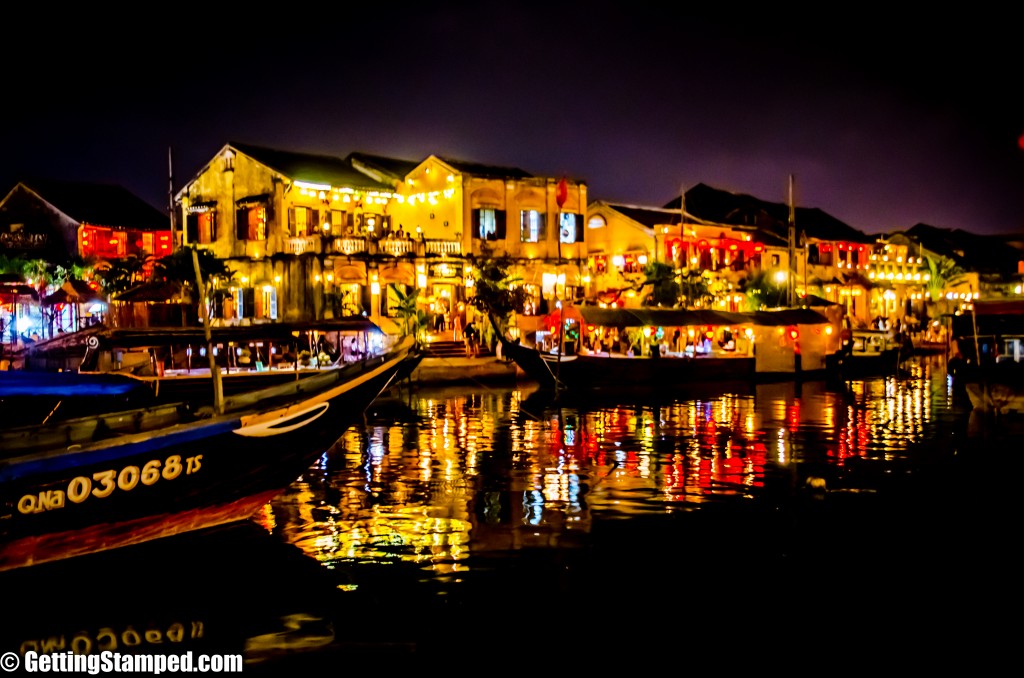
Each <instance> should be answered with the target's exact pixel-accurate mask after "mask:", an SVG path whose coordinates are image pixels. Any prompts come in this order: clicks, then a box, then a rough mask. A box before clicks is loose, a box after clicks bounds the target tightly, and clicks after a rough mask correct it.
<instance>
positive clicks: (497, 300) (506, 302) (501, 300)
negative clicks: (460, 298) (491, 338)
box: [468, 257, 530, 336]
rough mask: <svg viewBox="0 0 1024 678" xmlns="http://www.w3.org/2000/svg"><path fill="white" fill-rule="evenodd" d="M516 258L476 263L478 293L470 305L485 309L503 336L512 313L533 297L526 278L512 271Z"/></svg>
mask: <svg viewBox="0 0 1024 678" xmlns="http://www.w3.org/2000/svg"><path fill="white" fill-rule="evenodd" d="M513 265H514V262H513V261H512V259H511V258H509V257H498V258H495V259H486V260H483V261H481V262H479V263H476V264H475V265H474V267H473V289H474V290H475V292H474V295H473V297H472V298H470V300H469V302H468V303H469V305H470V306H472V307H473V308H475V309H477V310H478V311H480V312H481V313H484V314H485V315H486V316H487V317H488V319H489V320H490V321H491V324H493V325H494V327H495V329H496V330H498V331H499V332H500V333H501V334H502V336H504V335H505V331H506V330H507V329H508V325H509V320H510V319H511V317H512V315H513V314H514V313H517V312H522V310H523V307H524V305H525V304H526V301H527V300H528V299H529V298H530V295H529V293H528V292H527V291H526V288H525V287H523V284H522V283H523V280H522V278H520V277H517V276H515V275H513V274H512V267H513Z"/></svg>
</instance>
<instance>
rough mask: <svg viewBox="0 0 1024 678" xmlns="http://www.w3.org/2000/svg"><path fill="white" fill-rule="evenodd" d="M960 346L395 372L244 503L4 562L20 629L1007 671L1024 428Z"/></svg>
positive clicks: (384, 653) (215, 648)
mask: <svg viewBox="0 0 1024 678" xmlns="http://www.w3.org/2000/svg"><path fill="white" fill-rule="evenodd" d="M1005 424H1006V422H993V421H981V420H978V419H977V418H972V415H971V412H970V405H969V403H968V402H966V398H965V397H963V396H962V395H961V394H959V393H958V392H957V390H956V389H955V388H953V386H952V385H951V384H950V383H949V382H948V380H947V378H946V375H945V369H944V366H943V364H942V362H941V358H932V357H920V358H915V359H913V361H912V363H911V364H910V365H909V369H908V372H907V373H905V374H902V375H900V376H899V377H886V378H881V377H879V378H868V379H862V380H857V381H848V382H842V383H824V382H805V383H800V384H797V383H788V382H787V383H776V384H762V385H756V386H747V387H741V388H736V387H733V386H728V385H720V386H716V385H713V384H712V385H708V388H707V389H706V393H702V394H701V395H699V396H694V395H692V394H691V395H688V396H687V397H686V398H679V399H672V398H669V397H667V396H659V397H657V398H654V397H649V398H640V397H637V396H626V395H623V396H621V397H619V398H615V397H603V398H602V400H600V401H598V400H594V399H592V398H587V397H571V396H567V395H565V394H563V397H561V398H559V399H557V400H556V399H554V398H551V397H550V396H546V395H544V394H542V393H539V392H537V391H536V390H535V388H533V387H532V386H531V385H530V384H529V383H523V384H519V385H516V386H504V385H502V386H495V385H485V384H480V385H474V386H468V387H467V386H458V387H454V386H453V387H448V388H433V389H427V388H421V389H419V390H414V391H408V390H402V389H398V390H395V391H393V392H392V393H389V394H388V396H387V397H383V398H381V399H379V400H378V401H377V402H376V403H374V405H373V406H371V408H370V409H369V410H367V413H366V416H365V418H364V422H363V424H361V425H359V426H354V427H351V428H349V429H348V430H346V431H344V432H341V436H340V438H339V439H338V441H337V443H336V444H335V445H334V446H333V447H332V448H331V449H329V450H326V451H325V452H324V454H323V456H322V457H321V458H320V460H319V461H318V462H317V463H316V464H314V465H313V467H311V468H310V469H309V470H308V472H307V473H305V474H304V475H303V476H302V477H301V478H299V479H297V480H296V482H295V483H294V484H293V485H292V486H291V487H290V488H289V489H288V490H287V491H286V492H285V493H283V494H282V495H281V496H279V497H278V498H277V499H276V500H275V501H273V502H272V503H271V504H268V505H267V506H265V507H264V509H263V510H262V511H261V512H260V513H259V514H258V515H257V516H255V517H254V519H253V520H252V521H251V522H250V523H246V524H242V525H235V526H232V527H229V528H221V529H218V530H212V531H208V532H203V533H198V534H189V535H182V536H181V537H175V538H172V539H166V540H162V541H159V542H155V543H152V544H149V545H143V546H139V547H133V548H130V549H125V550H122V551H121V552H111V553H109V554H101V555H97V556H90V557H87V558H82V559H79V560H77V561H67V562H65V563H58V564H55V565H54V566H44V567H39V568H34V569H29V570H26V571H23V572H15V573H8V574H6V575H4V577H3V578H2V580H0V581H2V584H3V589H2V590H3V593H4V595H5V598H6V600H7V601H9V603H10V604H9V605H8V608H7V610H6V611H5V616H4V620H5V624H4V628H3V634H2V636H0V642H2V646H0V650H2V651H5V652H6V651H15V652H22V653H23V652H24V651H25V650H26V649H37V650H42V651H55V650H62V649H68V650H69V649H74V650H75V651H78V652H87V651H88V652H97V651H98V650H100V649H115V650H118V651H122V652H134V653H148V652H152V653H167V652H173V653H180V652H185V651H193V652H195V653H221V654H238V655H241V656H242V657H243V658H244V661H245V671H246V672H247V673H271V674H279V673H282V672H284V673H288V674H295V673H299V672H303V673H312V672H314V671H320V670H331V671H332V673H341V672H343V671H347V670H353V669H355V668H357V667H358V668H360V669H371V670H379V671H383V672H385V674H391V673H393V672H394V671H396V670H398V669H399V668H401V669H412V670H419V669H422V670H426V671H430V672H431V673H433V672H440V671H462V670H474V671H477V670H493V671H501V672H504V673H507V672H509V671H516V670H528V671H531V672H532V671H544V672H547V673H550V672H555V671H557V672H562V671H570V670H571V671H578V670H582V669H584V668H587V669H593V670H597V671H601V670H602V669H606V670H610V667H612V666H614V665H617V664H620V663H621V665H624V666H631V667H632V668H633V669H638V668H644V669H649V670H656V669H660V670H669V671H672V672H676V673H683V672H685V671H686V670H688V669H689V670H693V669H695V668H707V667H717V669H718V670H723V671H724V670H729V671H737V670H756V669H758V668H766V667H768V666H769V665H774V666H776V667H778V668H782V669H789V670H796V671H801V672H803V671H807V672H811V671H813V672H816V673H818V672H821V671H822V670H836V669H839V668H842V667H852V666H854V665H858V666H863V667H866V668H870V667H874V666H879V665H880V663H881V662H885V665H886V666H888V667H889V668H893V667H895V666H899V667H902V668H905V669H908V670H910V669H913V670H921V669H923V668H928V669H929V670H931V669H949V668H951V667H953V666H958V665H959V666H963V667H964V668H965V669H970V670H973V671H987V670H996V669H997V667H999V666H1000V665H1001V664H1000V663H999V662H1000V661H1002V660H1003V659H1005V658H1006V657H1007V656H1009V651H1010V648H1012V647H1013V646H1014V634H1013V633H1012V631H1011V629H1012V623H1013V622H1012V620H1013V619H1015V618H1016V615H1017V603H1018V602H1019V600H1020V585H1019V583H1018V580H1019V577H1018V576H1017V574H1018V573H1017V563H1018V562H1019V558H1020V556H1018V555H1017V550H1018V549H1017V543H1016V542H1017V535H1018V526H1017V522H1016V520H1015V518H1016V502H1017V495H1018V493H1019V491H1020V490H1019V484H1020V480H1019V478H1020V470H1019V469H1017V464H1016V461H1017V455H1019V454H1020V452H1021V446H1020V441H1021V437H1020V435H1019V434H1018V433H1017V432H1016V431H1015V430H1014V429H1013V428H1012V427H1009V426H1006V425H1005Z"/></svg>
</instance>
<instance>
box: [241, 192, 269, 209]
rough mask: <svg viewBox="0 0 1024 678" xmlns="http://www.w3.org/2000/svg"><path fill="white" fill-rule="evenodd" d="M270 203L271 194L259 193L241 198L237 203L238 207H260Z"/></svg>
mask: <svg viewBox="0 0 1024 678" xmlns="http://www.w3.org/2000/svg"><path fill="white" fill-rule="evenodd" d="M268 202H270V194H269V193H259V194H257V195H249V196H246V197H244V198H239V199H238V200H236V201H235V206H237V207H260V206H261V205H266V204H267V203H268Z"/></svg>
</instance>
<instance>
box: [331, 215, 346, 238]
mask: <svg viewBox="0 0 1024 678" xmlns="http://www.w3.org/2000/svg"><path fill="white" fill-rule="evenodd" d="M347 225H348V215H347V214H346V213H345V212H343V211H342V210H331V232H330V234H329V235H342V234H344V233H345V227H346V226H347Z"/></svg>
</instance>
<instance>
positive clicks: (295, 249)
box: [284, 236, 320, 254]
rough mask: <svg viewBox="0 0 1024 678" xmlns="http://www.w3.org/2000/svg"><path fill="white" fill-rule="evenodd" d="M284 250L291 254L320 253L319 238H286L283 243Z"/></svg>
mask: <svg viewBox="0 0 1024 678" xmlns="http://www.w3.org/2000/svg"><path fill="white" fill-rule="evenodd" d="M284 249H285V251H286V252H290V253H291V254H317V253H318V252H319V251H320V237H319V236H306V237H303V238H288V239H287V240H285V241H284Z"/></svg>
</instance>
